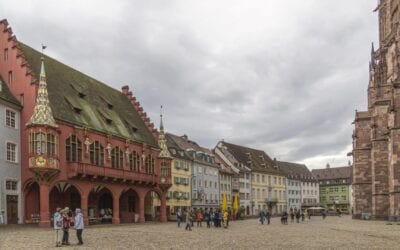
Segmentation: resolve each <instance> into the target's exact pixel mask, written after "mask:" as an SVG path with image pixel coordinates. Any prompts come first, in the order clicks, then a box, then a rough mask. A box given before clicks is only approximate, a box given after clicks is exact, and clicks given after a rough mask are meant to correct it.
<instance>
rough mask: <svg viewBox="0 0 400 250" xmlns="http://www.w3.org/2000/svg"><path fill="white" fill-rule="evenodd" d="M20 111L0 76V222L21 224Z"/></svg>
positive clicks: (18, 105)
mask: <svg viewBox="0 0 400 250" xmlns="http://www.w3.org/2000/svg"><path fill="white" fill-rule="evenodd" d="M20 110H21V105H20V103H19V102H18V101H17V99H16V98H15V97H14V96H13V95H12V94H11V92H10V90H9V89H8V87H7V84H6V83H5V82H4V80H3V79H2V78H1V76H0V224H17V223H23V220H22V218H23V216H22V214H23V210H22V208H23V206H22V201H23V197H22V195H21V186H22V184H21V157H20V152H21V147H20V140H21V139H20V125H21V124H20Z"/></svg>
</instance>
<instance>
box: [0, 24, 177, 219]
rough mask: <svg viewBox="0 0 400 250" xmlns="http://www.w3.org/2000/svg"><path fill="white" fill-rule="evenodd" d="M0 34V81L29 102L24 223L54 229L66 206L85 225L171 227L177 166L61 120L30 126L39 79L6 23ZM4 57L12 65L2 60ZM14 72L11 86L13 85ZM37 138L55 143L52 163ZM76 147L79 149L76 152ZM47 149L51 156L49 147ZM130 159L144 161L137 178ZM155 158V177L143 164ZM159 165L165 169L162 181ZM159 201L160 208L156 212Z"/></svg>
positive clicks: (151, 151) (143, 148) (154, 150)
mask: <svg viewBox="0 0 400 250" xmlns="http://www.w3.org/2000/svg"><path fill="white" fill-rule="evenodd" d="M0 30H1V31H2V32H1V33H0V53H1V54H2V57H1V58H0V74H1V76H2V77H3V78H4V79H6V81H7V83H8V86H9V88H10V90H11V92H12V93H13V94H14V95H15V97H16V98H17V99H19V100H20V101H21V102H23V109H22V111H21V122H20V124H21V144H20V145H21V149H20V150H21V168H22V171H21V172H22V176H21V182H22V192H23V194H24V210H25V212H24V221H25V222H27V223H30V222H31V223H35V222H39V225H40V226H49V225H50V222H51V214H52V213H53V212H54V211H55V209H56V208H57V207H66V206H68V207H70V208H71V209H74V208H81V209H82V210H83V213H84V218H85V219H86V222H88V221H89V220H90V221H91V222H112V223H115V224H118V223H120V222H134V221H135V219H138V222H144V221H145V220H146V219H151V220H155V219H157V220H160V221H166V219H167V217H166V191H167V189H168V188H169V186H170V183H171V180H170V170H169V168H170V163H171V160H170V159H166V158H160V157H159V152H160V149H159V148H158V147H151V146H149V145H147V144H145V143H139V142H135V141H130V140H127V139H126V138H121V137H117V136H110V135H107V134H103V133H101V132H97V131H95V130H92V129H90V128H82V127H78V126H75V125H72V124H69V123H68V122H65V121H63V122H62V121H59V120H56V123H57V127H55V128H52V127H48V126H40V125H35V126H29V125H27V124H29V121H30V118H31V116H32V113H33V110H34V107H35V103H36V97H37V91H38V82H39V79H38V76H35V75H34V73H33V70H32V69H31V68H30V65H29V63H27V62H26V60H25V58H24V54H23V52H22V51H21V50H20V49H19V47H18V41H17V40H16V38H15V36H13V33H12V31H11V28H10V27H8V24H7V21H6V20H3V21H1V22H0ZM6 49H7V51H8V52H7V53H8V55H7V60H3V59H5V56H6V55H4V53H5V51H6ZM44 64H46V62H44ZM10 72H12V73H11V74H12V80H10V78H9V75H10ZM123 93H124V95H125V96H126V98H128V99H129V100H130V101H131V102H132V109H133V110H134V111H136V112H138V113H139V114H140V115H141V117H142V120H143V122H144V123H145V124H146V126H147V127H148V129H149V130H150V131H151V133H152V134H153V135H155V136H156V135H157V133H156V131H154V129H153V130H152V124H150V121H149V119H148V118H147V117H146V115H145V113H144V112H143V109H142V108H141V107H140V106H139V105H138V102H136V99H135V98H134V97H132V93H131V92H129V89H128V88H127V87H124V88H123ZM37 133H43V134H45V135H49V134H51V135H54V136H55V138H56V139H55V144H54V145H55V147H56V149H55V151H54V153H53V155H52V157H49V154H46V155H45V156H43V157H42V156H40V157H38V156H37V155H36V154H37V152H36V148H33V146H32V145H33V144H32V143H33V142H32V140H34V139H32V138H33V137H34V136H36V134H37ZM71 140H73V141H74V142H76V143H74V144H73V145H72V144H71ZM85 141H87V142H88V144H86V143H85ZM95 141H97V142H98V143H99V144H101V145H102V147H103V148H102V154H103V156H104V163H103V164H95V163H93V164H92V163H91V155H90V151H91V150H92V148H90V145H93V142H95ZM89 143H91V144H89ZM67 144H68V146H67ZM49 145H50V144H48V146H47V147H48V148H50V147H51V146H49ZM30 147H32V148H30ZM114 149H116V150H118V152H120V153H119V154H117V157H118V161H119V160H122V166H119V167H118V168H117V167H115V166H114V167H112V160H114V158H111V155H110V153H111V150H114ZM93 150H94V146H93ZM109 150H110V151H109ZM72 151H73V153H72ZM132 152H136V153H137V155H138V156H139V157H137V158H135V160H136V161H137V164H138V169H134V170H132V168H131V164H130V163H131V161H130V159H131V158H130V153H132ZM67 153H68V156H67ZM79 155H80V156H79ZM151 158H152V159H153V161H154V171H151V172H150V173H149V171H147V170H146V169H145V166H147V165H146V164H145V163H146V161H147V160H148V159H151ZM92 162H93V161H92ZM150 165H151V164H150ZM161 165H163V168H164V169H163V176H161ZM161 180H162V183H161ZM156 197H158V198H159V203H157V204H153V202H154V200H157V199H156ZM135 217H136V218H135Z"/></svg>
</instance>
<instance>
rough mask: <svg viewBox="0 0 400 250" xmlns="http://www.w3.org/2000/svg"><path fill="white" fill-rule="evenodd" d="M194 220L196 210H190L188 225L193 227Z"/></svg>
mask: <svg viewBox="0 0 400 250" xmlns="http://www.w3.org/2000/svg"><path fill="white" fill-rule="evenodd" d="M195 220H196V211H195V210H192V211H191V212H190V225H191V227H194V221H195Z"/></svg>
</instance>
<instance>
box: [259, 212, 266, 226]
mask: <svg viewBox="0 0 400 250" xmlns="http://www.w3.org/2000/svg"><path fill="white" fill-rule="evenodd" d="M264 221H265V212H264V211H261V212H260V223H261V225H264Z"/></svg>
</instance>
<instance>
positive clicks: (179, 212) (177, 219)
mask: <svg viewBox="0 0 400 250" xmlns="http://www.w3.org/2000/svg"><path fill="white" fill-rule="evenodd" d="M181 217H182V213H181V209H180V208H178V212H176V223H177V224H178V227H181V219H182V218H181Z"/></svg>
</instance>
